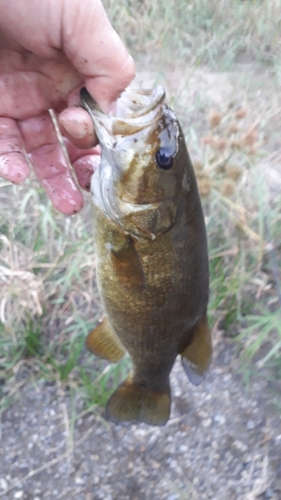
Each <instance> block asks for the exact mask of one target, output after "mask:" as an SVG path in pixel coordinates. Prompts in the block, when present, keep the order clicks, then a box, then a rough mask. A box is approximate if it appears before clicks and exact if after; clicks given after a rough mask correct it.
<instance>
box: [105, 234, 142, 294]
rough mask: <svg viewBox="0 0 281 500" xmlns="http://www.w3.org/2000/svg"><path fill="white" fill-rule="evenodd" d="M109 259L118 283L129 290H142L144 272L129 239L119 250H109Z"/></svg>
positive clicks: (132, 243)
mask: <svg viewBox="0 0 281 500" xmlns="http://www.w3.org/2000/svg"><path fill="white" fill-rule="evenodd" d="M111 259H112V264H113V267H114V270H115V273H116V275H117V277H118V279H119V281H120V283H121V284H122V285H123V286H124V287H126V288H129V289H134V288H136V289H139V290H141V289H143V288H144V286H145V279H144V272H143V269H142V265H141V261H140V258H139V256H138V253H137V251H136V249H135V246H134V242H133V240H132V239H131V238H126V240H124V242H123V243H122V246H120V248H114V249H111Z"/></svg>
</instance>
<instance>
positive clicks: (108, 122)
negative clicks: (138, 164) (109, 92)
mask: <svg viewBox="0 0 281 500" xmlns="http://www.w3.org/2000/svg"><path fill="white" fill-rule="evenodd" d="M80 97H81V101H82V105H83V107H84V108H85V109H86V110H87V111H88V112H89V113H90V115H91V117H92V119H93V121H94V125H95V131H96V134H97V136H98V139H99V141H100V143H101V145H104V146H106V147H114V143H115V141H116V136H128V135H132V134H135V133H137V132H140V131H141V130H143V129H145V128H147V127H151V126H152V125H153V124H154V123H157V121H158V120H159V118H160V117H161V115H162V113H163V110H162V106H161V104H162V103H164V100H165V90H164V88H163V87H162V85H157V86H156V87H155V88H153V89H149V90H148V89H137V90H135V89H127V90H126V91H124V92H123V94H122V95H121V97H120V98H119V99H118V100H117V101H116V111H115V112H114V113H112V112H111V113H109V114H106V113H104V112H103V111H102V110H101V109H100V107H99V105H98V104H97V103H96V101H95V100H94V99H93V98H92V97H91V95H90V94H89V92H88V91H87V89H86V88H85V87H83V88H82V89H81V91H80Z"/></svg>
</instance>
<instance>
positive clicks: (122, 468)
mask: <svg viewBox="0 0 281 500" xmlns="http://www.w3.org/2000/svg"><path fill="white" fill-rule="evenodd" d="M215 343H216V339H215ZM238 368H239V362H238V361H237V359H236V357H235V354H234V352H233V346H232V344H231V343H230V341H228V340H227V339H222V338H221V336H220V337H219V340H218V343H217V344H216V346H215V358H214V361H213V366H212V368H211V371H210V374H209V376H208V378H207V379H206V381H205V382H204V383H203V384H202V386H200V387H197V388H196V387H192V386H191V385H190V383H189V382H188V381H187V379H186V377H185V375H184V373H183V370H182V368H181V366H180V363H177V364H176V366H175V368H174V370H173V373H172V377H171V382H172V390H173V409H172V415H171V419H170V421H169V423H168V424H167V425H166V426H165V427H160V428H153V427H149V426H146V425H144V424H142V425H139V426H136V425H133V426H116V425H114V424H111V423H108V422H106V421H105V420H104V419H103V416H102V411H101V412H100V413H96V414H89V415H87V416H85V417H84V418H79V419H77V420H76V422H75V425H74V428H73V429H72V423H71V420H69V415H70V412H71V405H70V401H69V396H68V395H67V394H64V392H63V391H62V390H61V388H59V387H58V386H57V385H55V384H54V385H50V384H47V383H43V382H42V383H40V384H38V385H36V386H34V387H32V388H30V387H29V388H25V389H23V391H22V394H21V401H20V402H18V403H16V404H14V405H13V406H12V407H10V409H8V410H7V411H6V412H5V413H4V415H3V419H2V425H1V431H2V433H1V450H0V497H1V498H3V500H10V499H15V498H20V499H23V500H29V499H32V500H42V499H46V500H47V499H54V498H56V499H70V498H73V499H76V500H80V499H81V500H82V499H83V500H91V499H94V500H115V499H116V500H117V499H118V500H151V499H155V500H187V499H188V500H204V499H212V500H226V499H227V500H240V499H243V500H255V499H262V500H269V499H271V500H280V499H281V480H280V478H281V418H280V414H278V413H277V412H276V411H275V410H274V407H273V405H272V399H273V395H272V387H271V386H272V382H271V383H269V382H267V381H266V379H265V377H261V376H259V377H256V378H253V379H252V382H251V383H250V385H249V387H248V389H246V388H245V386H244V385H243V384H242V382H241V379H240V376H239V375H238V374H237V372H238ZM275 389H276V388H275ZM278 389H279V390H280V387H279V388H278ZM78 403H79V401H78Z"/></svg>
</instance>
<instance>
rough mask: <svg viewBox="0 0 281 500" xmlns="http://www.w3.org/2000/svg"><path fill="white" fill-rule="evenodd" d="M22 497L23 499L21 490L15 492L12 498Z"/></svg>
mask: <svg viewBox="0 0 281 500" xmlns="http://www.w3.org/2000/svg"><path fill="white" fill-rule="evenodd" d="M22 497H23V491H22V490H19V491H16V493H15V494H14V498H22Z"/></svg>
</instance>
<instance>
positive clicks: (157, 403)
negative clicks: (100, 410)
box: [106, 378, 171, 425]
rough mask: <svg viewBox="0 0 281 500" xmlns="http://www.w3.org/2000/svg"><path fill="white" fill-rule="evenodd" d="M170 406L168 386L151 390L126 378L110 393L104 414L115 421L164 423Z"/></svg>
mask: <svg viewBox="0 0 281 500" xmlns="http://www.w3.org/2000/svg"><path fill="white" fill-rule="evenodd" d="M170 407H171V397H170V388H169V387H167V388H164V389H163V391H161V392H152V391H149V390H148V389H147V388H146V387H143V386H142V385H140V384H137V383H134V382H133V381H132V380H131V378H128V379H127V380H125V382H123V384H121V385H120V386H119V387H118V389H117V390H116V391H115V392H114V393H113V394H112V396H111V398H110V399H109V401H108V403H107V406H106V414H107V417H108V418H109V419H110V420H113V421H114V422H117V423H122V422H123V423H124V422H130V423H139V422H144V423H146V424H149V425H164V424H166V422H167V421H168V419H169V416H170Z"/></svg>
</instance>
